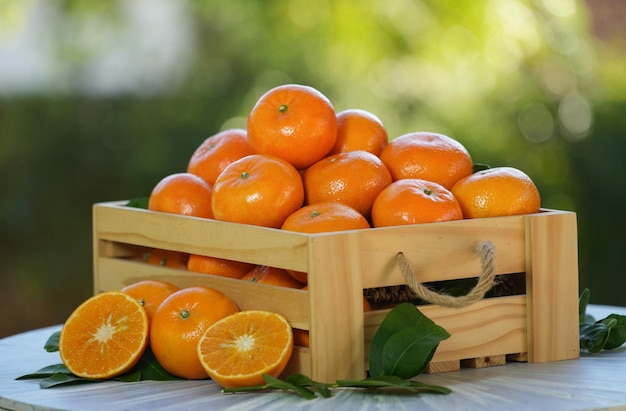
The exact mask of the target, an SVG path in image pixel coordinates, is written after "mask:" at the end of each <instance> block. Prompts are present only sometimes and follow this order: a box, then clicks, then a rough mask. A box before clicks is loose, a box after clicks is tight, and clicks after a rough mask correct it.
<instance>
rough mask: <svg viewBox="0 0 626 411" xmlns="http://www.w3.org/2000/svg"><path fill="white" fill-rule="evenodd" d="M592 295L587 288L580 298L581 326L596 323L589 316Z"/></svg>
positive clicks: (579, 315) (579, 320) (579, 318)
mask: <svg viewBox="0 0 626 411" xmlns="http://www.w3.org/2000/svg"><path fill="white" fill-rule="evenodd" d="M590 295H591V293H590V291H589V289H588V288H585V289H584V290H583V292H582V293H581V294H580V297H579V298H578V322H579V323H580V324H593V323H595V322H596V320H595V319H594V318H593V317H592V316H591V315H589V314H587V305H588V304H589V297H590Z"/></svg>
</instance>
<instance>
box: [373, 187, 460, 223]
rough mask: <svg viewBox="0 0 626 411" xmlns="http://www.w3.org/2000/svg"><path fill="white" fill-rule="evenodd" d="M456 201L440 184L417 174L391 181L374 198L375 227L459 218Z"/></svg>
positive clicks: (458, 208) (458, 207)
mask: <svg viewBox="0 0 626 411" xmlns="http://www.w3.org/2000/svg"><path fill="white" fill-rule="evenodd" d="M462 218H463V213H462V212H461V206H460V205H459V202H458V201H457V199H456V198H455V197H454V195H453V194H452V193H451V192H450V190H448V189H446V188H445V187H444V186H442V185H441V184H438V183H435V182H433V181H427V180H421V179H416V178H409V179H402V180H398V181H394V182H393V183H391V184H390V185H389V186H387V187H386V188H385V189H384V190H383V191H382V192H381V193H380V194H379V195H378V197H377V198H376V201H374V207H373V208H372V223H373V225H374V227H386V226H397V225H407V224H420V223H434V222H439V221H452V220H461V219H462Z"/></svg>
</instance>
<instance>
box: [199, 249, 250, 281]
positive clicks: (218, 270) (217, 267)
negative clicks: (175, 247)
mask: <svg viewBox="0 0 626 411" xmlns="http://www.w3.org/2000/svg"><path fill="white" fill-rule="evenodd" d="M252 268H254V264H250V263H244V262H241V261H234V260H227V259H225V258H218V257H209V256H206V255H199V254H191V255H190V256H189V261H188V262H187V270H189V271H193V272H196V273H203V274H213V275H218V276H220V277H228V278H241V277H243V276H244V275H246V274H247V273H248V272H249V271H250V270H252Z"/></svg>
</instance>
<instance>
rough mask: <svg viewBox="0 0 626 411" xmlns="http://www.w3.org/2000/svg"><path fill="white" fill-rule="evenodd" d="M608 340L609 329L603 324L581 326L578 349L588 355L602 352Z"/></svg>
mask: <svg viewBox="0 0 626 411" xmlns="http://www.w3.org/2000/svg"><path fill="white" fill-rule="evenodd" d="M608 340H609V327H607V325H606V324H604V323H594V324H581V326H580V348H581V349H583V350H587V351H589V352H590V353H598V352H600V351H602V349H603V348H604V346H605V345H606V342H607V341H608Z"/></svg>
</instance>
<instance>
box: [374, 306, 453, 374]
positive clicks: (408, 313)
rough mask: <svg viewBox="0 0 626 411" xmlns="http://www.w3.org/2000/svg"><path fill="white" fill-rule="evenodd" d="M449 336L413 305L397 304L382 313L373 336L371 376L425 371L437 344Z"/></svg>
mask: <svg viewBox="0 0 626 411" xmlns="http://www.w3.org/2000/svg"><path fill="white" fill-rule="evenodd" d="M449 337H450V334H449V333H448V332H447V331H446V330H445V329H443V328H442V327H440V326H438V325H437V324H435V323H434V322H433V321H432V320H430V319H429V318H428V317H426V316H425V315H424V314H422V313H421V312H420V311H419V310H418V309H417V308H416V307H415V306H414V305H412V304H410V303H402V304H399V305H397V306H396V307H394V308H393V309H392V310H391V311H390V312H389V313H388V314H387V315H386V316H385V318H384V320H383V321H382V323H381V324H380V326H379V328H378V330H377V331H376V333H375V334H374V337H373V338H372V343H371V347H370V363H369V370H370V374H371V376H372V377H373V378H377V377H380V376H383V375H385V376H398V377H400V378H404V379H409V378H412V377H414V376H416V375H418V374H419V373H421V372H422V371H424V369H425V368H426V366H427V365H428V362H429V361H430V360H431V359H432V357H433V355H434V353H435V351H436V350H437V347H438V346H439V343H440V342H441V341H442V340H445V339H447V338H449Z"/></svg>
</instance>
